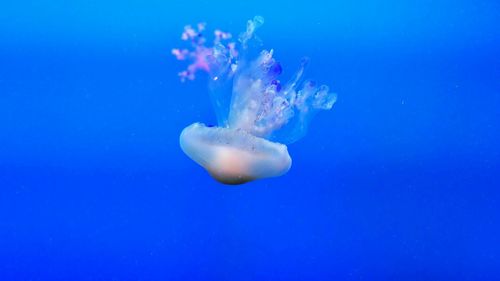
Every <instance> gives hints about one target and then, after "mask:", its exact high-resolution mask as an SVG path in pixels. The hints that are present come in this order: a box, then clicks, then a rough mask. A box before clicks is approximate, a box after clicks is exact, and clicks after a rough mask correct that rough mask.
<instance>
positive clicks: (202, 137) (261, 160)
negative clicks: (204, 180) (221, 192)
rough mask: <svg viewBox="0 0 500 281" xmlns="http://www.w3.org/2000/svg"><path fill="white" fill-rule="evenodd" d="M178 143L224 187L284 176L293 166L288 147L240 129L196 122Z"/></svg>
mask: <svg viewBox="0 0 500 281" xmlns="http://www.w3.org/2000/svg"><path fill="white" fill-rule="evenodd" d="M179 141H180V146H181V148H182V150H183V151H184V153H186V155H188V156H189V157H190V158H191V159H192V160H193V161H195V162H196V163H198V164H199V165H201V166H202V167H204V168H205V169H206V170H207V171H208V172H209V173H210V175H211V176H212V177H213V178H215V179H216V180H217V181H219V182H221V183H224V184H242V183H246V182H249V181H252V180H256V179H262V178H270V177H277V176H281V175H283V174H285V173H286V172H288V170H289V169H290V167H291V165H292V159H291V158H290V155H289V154H288V149H287V147H286V145H283V144H280V143H276V142H271V141H268V140H266V139H264V138H260V137H256V136H254V135H252V134H249V133H247V132H246V131H244V130H241V129H231V128H221V127H210V126H206V125H204V124H202V123H194V124H192V125H190V126H188V127H186V128H185V129H184V130H183V131H182V133H181V135H180V140H179Z"/></svg>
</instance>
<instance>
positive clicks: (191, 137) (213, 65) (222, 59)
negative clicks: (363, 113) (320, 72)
mask: <svg viewBox="0 0 500 281" xmlns="http://www.w3.org/2000/svg"><path fill="white" fill-rule="evenodd" d="M262 23H263V19H262V18H261V17H255V18H254V19H253V20H249V21H248V23H247V30H246V32H244V33H242V34H241V35H240V36H239V45H238V46H237V45H236V43H234V42H228V43H226V41H227V40H228V39H230V38H231V35H230V34H229V33H226V32H222V31H220V30H216V31H215V32H214V35H215V40H214V46H213V47H205V46H204V43H205V39H204V37H203V35H202V32H203V31H204V29H205V25H204V24H198V29H197V30H195V29H193V28H192V27H191V26H186V27H185V29H184V33H183V34H182V39H183V40H186V41H190V42H191V43H192V45H193V47H194V50H193V51H189V50H187V49H183V50H180V49H174V50H172V53H173V54H174V55H175V56H176V57H177V59H179V60H185V59H188V58H189V59H191V60H192V61H193V63H191V64H190V65H189V66H188V68H187V70H185V71H182V72H180V73H179V76H180V77H181V79H182V80H183V81H184V80H185V79H189V80H192V79H194V78H195V73H196V72H197V71H198V70H204V71H207V72H208V73H209V74H210V79H211V83H210V93H211V98H212V101H213V103H214V108H215V110H216V114H217V120H218V123H219V124H218V125H219V126H218V127H214V126H206V125H204V124H201V123H194V124H192V125H190V126H188V127H186V128H185V129H184V130H183V131H182V133H181V135H180V146H181V148H182V150H183V151H184V152H185V153H186V154H187V155H188V156H189V157H190V158H191V159H192V160H194V161H195V162H196V163H198V164H199V165H201V166H202V167H204V168H205V169H206V170H207V171H208V172H209V173H210V175H212V177H213V178H215V179H216V180H218V181H220V182H222V183H225V184H241V183H245V182H248V181H252V180H255V179H261V178H268V177H276V176H280V175H283V174H285V173H286V172H287V171H288V170H289V169H290V167H291V163H292V160H291V157H290V155H289V154H288V149H287V146H286V145H285V144H289V143H292V142H295V141H296V140H298V139H299V138H301V137H302V136H304V134H305V132H306V130H307V126H308V123H309V121H310V119H311V118H312V116H314V114H315V113H316V112H318V111H319V110H328V109H330V108H331V107H332V106H333V104H334V103H335V101H336V95H335V94H333V93H330V92H329V89H328V87H327V86H325V85H321V86H317V85H316V83H314V82H312V81H306V82H304V83H300V81H301V78H302V74H303V72H304V69H305V66H306V64H307V60H305V59H304V60H303V61H302V64H301V66H300V68H299V70H298V71H297V72H296V74H295V75H294V76H293V77H292V78H291V79H290V81H289V82H288V83H286V84H284V85H282V84H281V82H280V80H278V76H279V75H280V74H281V72H282V68H281V65H280V63H279V62H277V61H275V59H274V58H273V50H270V51H266V50H263V51H261V52H260V54H259V55H258V56H257V58H256V59H254V60H251V61H248V60H247V58H246V57H247V56H248V53H249V52H248V47H247V46H248V45H247V43H248V42H249V40H252V39H253V38H254V31H255V29H256V28H257V27H259V26H260V25H262ZM299 83H300V84H301V85H302V86H301V88H300V90H297V89H298V85H299Z"/></svg>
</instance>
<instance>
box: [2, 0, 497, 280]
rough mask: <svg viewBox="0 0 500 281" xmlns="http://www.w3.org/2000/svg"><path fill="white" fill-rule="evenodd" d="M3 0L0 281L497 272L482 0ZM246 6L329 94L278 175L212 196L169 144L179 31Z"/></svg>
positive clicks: (196, 91)
mask: <svg viewBox="0 0 500 281" xmlns="http://www.w3.org/2000/svg"><path fill="white" fill-rule="evenodd" d="M182 2H183V1H176V2H173V1H137V0H136V1H115V0H111V1H106V2H105V3H102V1H83V0H75V1H29V2H19V1H18V2H16V1H8V2H7V1H3V2H2V3H1V5H0V6H1V9H0V280H498V278H500V277H499V276H500V147H499V144H500V126H499V122H500V28H499V26H500V17H499V14H500V4H499V2H498V1H494V0H486V1H451V0H438V1H427V0H423V1H406V2H401V1H396V0H382V1H371V0H365V1H351V2H345V1H344V2H341V1H329V2H324V3H323V2H319V1H316V0H309V1H304V0H299V1H294V2H289V1H274V2H269V1H262V0H256V1H252V3H250V1H248V2H249V3H245V2H243V1H234V2H230V1H218V0H215V1H201V0H200V1H190V2H189V3H188V2H187V1H184V4H183V3H182ZM257 14H258V15H262V16H264V17H265V18H266V23H265V25H264V26H263V27H262V29H260V30H259V36H260V38H261V39H262V40H263V42H264V47H266V48H274V49H275V55H276V58H277V59H278V60H280V61H281V62H282V65H283V66H284V69H285V73H284V76H285V77H286V76H287V75H291V73H292V72H293V71H294V70H295V69H296V67H297V66H298V65H299V61H300V58H301V57H302V56H304V55H307V56H309V57H310V59H311V63H310V67H309V69H308V70H307V75H306V76H307V77H310V78H314V79H316V80H317V81H319V82H322V83H326V84H329V85H330V86H331V88H332V89H333V90H334V91H336V92H337V93H338V97H339V99H338V102H337V104H335V105H334V108H333V109H332V110H331V111H329V112H322V113H321V114H319V115H318V116H317V117H316V119H315V120H313V122H312V124H311V127H310V131H309V133H308V134H307V136H306V137H305V138H304V139H302V140H300V141H299V142H297V143H295V144H292V145H290V146H289V152H290V154H291V156H292V158H293V161H294V162H293V167H292V169H291V170H290V172H289V173H288V174H286V175H285V176H283V177H279V178H273V179H266V180H262V181H256V182H252V183H249V184H246V185H242V186H236V187H235V186H224V185H221V184H219V183H217V182H215V181H214V180H213V179H212V178H210V177H209V176H208V175H207V174H206V172H205V171H204V170H203V169H202V168H200V167H199V166H197V165H196V164H195V163H194V162H192V161H191V160H190V159H189V158H187V157H186V156H185V155H184V154H183V153H182V151H181V150H180V148H179V145H178V136H179V133H180V131H181V130H182V129H183V128H184V127H185V126H187V125H189V124H191V123H193V122H197V121H202V122H207V123H215V115H214V112H213V110H212V108H211V103H210V100H209V98H208V91H207V88H206V78H201V79H198V80H197V81H194V82H190V83H180V82H179V80H178V77H177V72H178V71H180V70H181V69H183V67H184V65H183V64H182V63H181V62H178V61H175V59H174V58H173V57H172V56H171V55H170V49H171V48H173V47H178V46H180V44H181V41H180V40H179V36H180V32H181V31H182V28H183V26H184V25H185V24H188V23H197V22H199V21H205V22H207V23H208V26H209V27H212V28H216V27H218V28H221V29H224V30H228V31H231V32H233V33H238V32H239V31H241V30H243V28H244V25H245V21H246V20H247V19H249V18H251V17H253V16H254V15H257Z"/></svg>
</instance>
